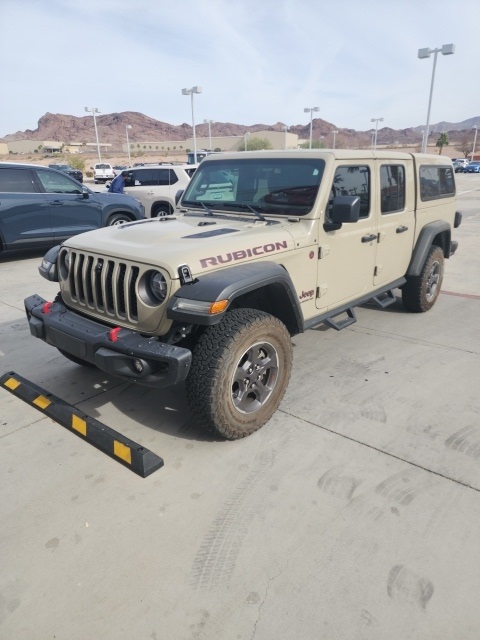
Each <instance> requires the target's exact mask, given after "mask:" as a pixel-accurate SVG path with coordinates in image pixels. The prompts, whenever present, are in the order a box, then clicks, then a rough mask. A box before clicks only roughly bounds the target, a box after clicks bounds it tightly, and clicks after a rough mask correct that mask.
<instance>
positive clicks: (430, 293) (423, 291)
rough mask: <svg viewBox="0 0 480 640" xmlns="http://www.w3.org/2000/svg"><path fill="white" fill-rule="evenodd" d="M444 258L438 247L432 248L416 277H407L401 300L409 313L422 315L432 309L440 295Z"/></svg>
mask: <svg viewBox="0 0 480 640" xmlns="http://www.w3.org/2000/svg"><path fill="white" fill-rule="evenodd" d="M444 262H445V259H444V256H443V251H442V249H441V248H440V247H437V246H435V245H434V246H432V247H431V249H430V251H429V252H428V255H427V258H426V260H425V263H424V265H423V268H422V272H421V273H420V275H418V276H408V277H407V282H406V283H405V284H404V285H403V289H402V300H403V304H404V305H405V307H406V308H407V309H408V310H409V311H413V312H415V313H422V312H424V311H428V310H429V309H431V308H432V307H433V305H434V304H435V302H436V301H437V298H438V296H439V294H440V289H441V287H442V281H443V273H444Z"/></svg>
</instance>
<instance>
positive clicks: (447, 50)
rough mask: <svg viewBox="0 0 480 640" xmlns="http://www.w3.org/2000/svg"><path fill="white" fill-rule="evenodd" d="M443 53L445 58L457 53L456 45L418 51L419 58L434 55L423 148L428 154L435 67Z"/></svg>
mask: <svg viewBox="0 0 480 640" xmlns="http://www.w3.org/2000/svg"><path fill="white" fill-rule="evenodd" d="M439 52H441V53H442V55H444V56H449V55H452V54H453V53H455V45H454V44H444V45H442V46H441V47H440V48H439V49H429V48H428V47H426V48H425V49H419V50H418V57H419V58H429V57H430V55H431V54H432V53H433V69H432V81H431V83H430V96H429V98H428V110H427V124H426V125H425V136H424V138H423V148H422V152H423V153H426V151H427V145H428V129H429V126H430V109H431V107H432V95H433V84H434V81H435V67H436V66H437V54H438V53H439Z"/></svg>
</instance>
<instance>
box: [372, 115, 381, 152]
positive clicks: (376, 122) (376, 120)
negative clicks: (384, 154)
mask: <svg viewBox="0 0 480 640" xmlns="http://www.w3.org/2000/svg"><path fill="white" fill-rule="evenodd" d="M370 122H375V136H374V138H373V150H374V151H375V149H376V148H377V132H378V123H379V122H383V118H372V119H371V120H370Z"/></svg>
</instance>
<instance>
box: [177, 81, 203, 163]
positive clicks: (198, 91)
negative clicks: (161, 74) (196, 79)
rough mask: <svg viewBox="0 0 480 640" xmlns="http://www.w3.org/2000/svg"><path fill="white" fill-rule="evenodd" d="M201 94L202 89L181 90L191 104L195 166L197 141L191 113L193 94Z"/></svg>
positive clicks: (195, 161) (193, 118) (193, 117)
mask: <svg viewBox="0 0 480 640" xmlns="http://www.w3.org/2000/svg"><path fill="white" fill-rule="evenodd" d="M194 93H202V87H192V88H191V89H182V95H184V96H190V97H191V102H192V129H193V162H194V164H197V139H196V137H195V116H194V112H193V94H194Z"/></svg>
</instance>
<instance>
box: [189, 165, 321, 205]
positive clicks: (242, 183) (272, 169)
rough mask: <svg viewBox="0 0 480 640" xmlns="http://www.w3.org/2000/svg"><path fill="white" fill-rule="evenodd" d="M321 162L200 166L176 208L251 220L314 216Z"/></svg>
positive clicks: (319, 182) (319, 183)
mask: <svg viewBox="0 0 480 640" xmlns="http://www.w3.org/2000/svg"><path fill="white" fill-rule="evenodd" d="M325 167H326V162H325V159H324V158H318V157H311V158H298V157H296V158H294V157H291V158H284V157H283V158H278V157H268V158H266V157H258V158H252V157H249V158H241V157H239V158H232V157H230V158H221V159H220V158H218V159H215V160H213V159H212V160H208V159H206V160H204V161H203V162H202V163H201V164H200V166H199V167H198V169H197V171H196V172H195V173H194V175H193V176H192V179H191V181H190V182H189V184H188V186H187V188H186V190H185V192H184V193H183V195H182V199H181V202H180V206H181V207H185V208H187V209H190V210H191V209H199V210H202V211H204V205H206V206H207V207H208V208H209V209H211V210H212V211H214V212H221V213H224V212H229V211H230V212H232V213H235V214H236V215H238V214H239V213H240V210H241V209H244V210H245V214H246V215H248V216H249V217H251V215H252V210H254V211H255V212H256V213H255V214H256V215H257V216H258V215H261V216H264V215H267V216H281V217H303V216H306V215H308V214H309V213H311V211H312V210H313V208H314V206H315V203H316V200H317V197H318V193H319V191H320V185H321V182H322V178H323V175H324V173H325Z"/></svg>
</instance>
